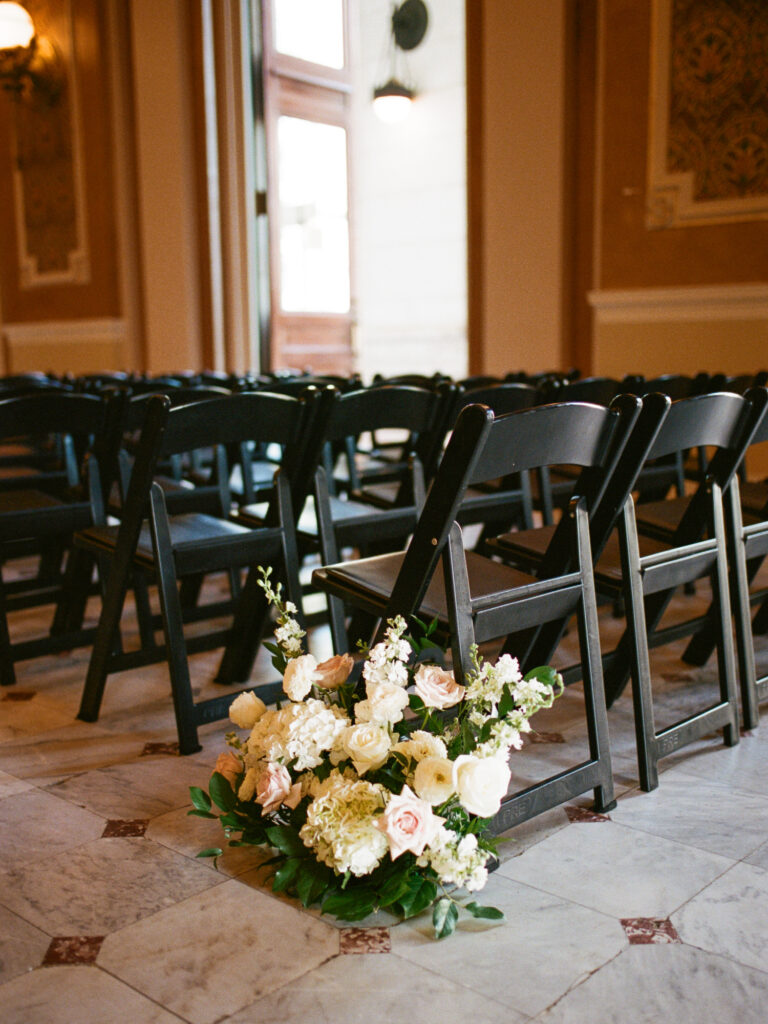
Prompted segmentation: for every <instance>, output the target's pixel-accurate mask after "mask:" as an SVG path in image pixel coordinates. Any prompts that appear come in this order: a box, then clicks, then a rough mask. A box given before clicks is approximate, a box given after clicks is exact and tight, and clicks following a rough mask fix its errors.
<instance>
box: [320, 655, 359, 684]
mask: <svg viewBox="0 0 768 1024" xmlns="http://www.w3.org/2000/svg"><path fill="white" fill-rule="evenodd" d="M354 667H355V659H354V658H353V657H352V655H351V654H335V655H334V656H333V657H332V658H328V660H327V661H321V662H320V664H319V665H318V666H317V668H316V669H315V672H314V675H313V677H312V678H313V681H314V682H315V683H317V685H318V686H322V688H323V689H324V690H336V689H338V687H340V686H341V684H342V683H346V681H347V679H349V675H350V673H351V671H352V669H353V668H354Z"/></svg>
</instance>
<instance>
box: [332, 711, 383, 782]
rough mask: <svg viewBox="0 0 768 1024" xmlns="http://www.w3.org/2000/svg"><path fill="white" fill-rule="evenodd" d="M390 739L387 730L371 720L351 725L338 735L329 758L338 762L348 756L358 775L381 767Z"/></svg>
mask: <svg viewBox="0 0 768 1024" xmlns="http://www.w3.org/2000/svg"><path fill="white" fill-rule="evenodd" d="M390 747H391V739H390V735H389V731H388V730H387V729H386V728H384V727H383V726H380V725H375V724H373V723H372V722H364V723H361V724H358V725H351V726H349V728H347V729H345V730H344V731H343V732H342V733H341V735H340V736H339V739H338V742H337V743H336V745H335V746H334V749H333V753H332V756H331V760H332V761H334V763H336V764H338V762H339V761H342V760H343V759H344V758H345V757H349V758H350V759H351V761H352V764H353V765H354V767H355V771H356V772H357V774H358V775H364V774H365V773H366V772H367V771H370V770H372V769H376V768H381V766H382V765H383V764H384V762H385V761H386V760H387V757H388V756H389V751H390Z"/></svg>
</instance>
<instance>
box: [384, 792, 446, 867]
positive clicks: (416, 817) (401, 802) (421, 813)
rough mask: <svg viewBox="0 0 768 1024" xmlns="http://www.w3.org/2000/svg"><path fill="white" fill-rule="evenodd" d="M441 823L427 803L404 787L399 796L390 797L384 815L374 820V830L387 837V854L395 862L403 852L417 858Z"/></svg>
mask: <svg viewBox="0 0 768 1024" xmlns="http://www.w3.org/2000/svg"><path fill="white" fill-rule="evenodd" d="M444 821H445V818H439V817H438V816H437V815H436V814H434V813H433V812H432V808H431V806H430V805H429V804H428V803H427V801H426V800H420V799H419V798H418V797H417V796H416V794H415V793H413V792H411V790H410V789H409V788H408V786H403V791H402V793H401V794H400V796H393V797H391V798H390V801H389V803H388V804H387V806H386V809H385V811H384V813H383V814H382V815H381V817H380V818H377V819H376V828H378V829H379V830H380V831H381V832H383V833H384V835H385V836H386V837H387V841H388V842H389V855H390V857H391V858H392V860H397V858H398V857H399V856H400V854H401V853H405V852H406V850H410V852H411V853H414V854H416V856H417V857H418V856H420V855H421V854H422V853H423V852H424V847H425V846H428V845H429V844H430V843H431V842H432V841H433V839H434V838H435V837H436V835H437V833H438V831H439V829H440V826H441V825H442V824H443V822H444Z"/></svg>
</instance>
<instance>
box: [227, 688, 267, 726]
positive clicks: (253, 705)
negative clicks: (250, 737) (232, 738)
mask: <svg viewBox="0 0 768 1024" xmlns="http://www.w3.org/2000/svg"><path fill="white" fill-rule="evenodd" d="M266 710H267V705H266V704H265V703H264V701H263V700H261V699H260V698H259V697H257V696H256V694H255V693H253V692H252V691H250V690H249V691H248V692H247V693H239V694H238V695H237V696H236V697H235V699H234V700H233V701H232V703H231V704H230V705H229V720H230V721H231V722H234V724H235V725H236V726H238V728H240V729H252V728H253V727H254V725H256V723H257V722H258V720H259V719H260V718H261V716H262V715H263V714H264V712H265V711H266Z"/></svg>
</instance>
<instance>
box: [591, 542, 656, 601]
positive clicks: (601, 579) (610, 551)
mask: <svg viewBox="0 0 768 1024" xmlns="http://www.w3.org/2000/svg"><path fill="white" fill-rule="evenodd" d="M637 546H638V552H639V554H640V558H645V557H647V556H649V555H656V554H660V553H661V552H662V551H667V550H668V545H667V544H665V543H664V541H662V540H658V539H656V538H654V537H645V536H643V535H642V534H640V535H638V538H637ZM623 578H624V577H623V575H622V572H621V553H620V544H619V535H618V533H617V532H616V531H614V532H613V533H612V534H611V536H610V537H609V538H608V542H607V544H606V545H605V547H604V548H603V553H602V554H601V555H600V558H599V559H598V562H597V565H596V567H595V582H596V584H597V587H598V590H599V589H600V588H601V587H607V588H609V589H616V590H618V589H620V588H621V585H622V581H623Z"/></svg>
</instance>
